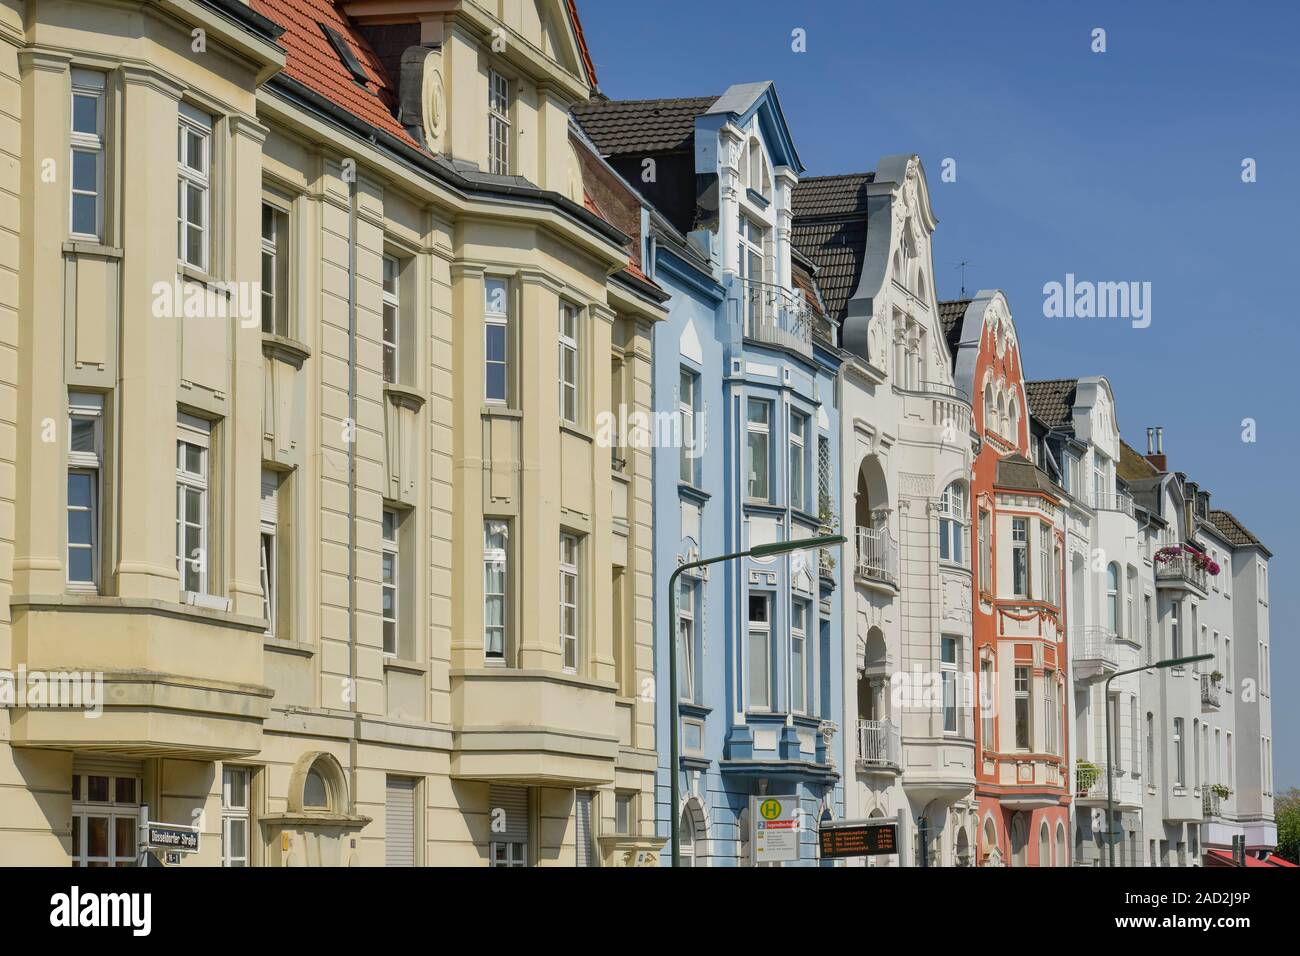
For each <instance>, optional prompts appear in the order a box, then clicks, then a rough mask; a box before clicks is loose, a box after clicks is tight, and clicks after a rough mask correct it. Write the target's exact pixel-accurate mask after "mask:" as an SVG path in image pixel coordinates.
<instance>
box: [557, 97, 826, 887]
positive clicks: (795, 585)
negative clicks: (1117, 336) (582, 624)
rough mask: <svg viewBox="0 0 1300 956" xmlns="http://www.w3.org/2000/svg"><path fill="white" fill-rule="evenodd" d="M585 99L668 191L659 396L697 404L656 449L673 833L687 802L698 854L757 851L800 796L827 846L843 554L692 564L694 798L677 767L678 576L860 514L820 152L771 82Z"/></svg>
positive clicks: (684, 764)
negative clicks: (774, 804)
mask: <svg viewBox="0 0 1300 956" xmlns="http://www.w3.org/2000/svg"><path fill="white" fill-rule="evenodd" d="M576 112H577V117H578V121H579V122H580V123H581V124H582V126H583V128H584V129H585V131H586V132H587V134H588V135H589V136H590V137H591V139H592V140H593V141H594V142H595V143H596V145H597V146H598V147H599V149H600V150H601V152H602V154H603V155H604V156H605V157H606V159H607V160H608V161H609V163H610V164H611V165H612V166H613V167H614V168H615V169H617V170H618V171H619V172H620V173H622V174H623V176H624V177H626V178H627V179H628V180H629V181H630V182H632V183H633V184H634V185H635V186H637V187H638V188H639V189H640V190H641V192H642V194H643V195H644V196H645V198H646V199H647V200H648V201H649V202H650V203H652V204H653V205H654V207H655V209H656V210H657V211H656V213H655V214H654V215H652V217H651V218H652V229H651V236H652V238H651V240H650V242H651V243H652V248H650V249H648V250H646V252H647V254H646V256H645V257H644V259H645V261H646V262H648V263H650V264H651V267H652V269H653V278H654V279H655V280H656V281H657V282H658V283H659V285H660V286H662V287H663V289H664V290H665V291H667V292H669V293H670V294H671V296H672V298H671V300H670V314H669V318H668V321H667V322H664V323H660V324H659V326H657V327H656V329H655V340H654V369H655V373H654V374H655V383H654V405H655V411H656V412H657V413H660V414H662V413H664V412H676V413H678V414H679V415H680V420H681V422H682V428H681V436H682V441H681V442H680V445H681V447H658V448H656V450H655V459H654V461H655V464H654V484H655V552H656V588H655V602H656V603H655V627H656V637H657V640H656V644H655V647H656V661H655V672H656V682H657V687H658V690H659V693H658V694H657V700H656V714H657V726H658V734H657V739H658V751H659V774H658V779H657V793H658V826H659V833H660V835H665V836H666V835H667V834H668V831H669V821H670V819H671V818H672V816H674V815H675V816H676V817H677V818H678V820H679V821H680V826H681V842H682V856H683V862H684V863H688V862H689V863H692V864H694V865H709V866H733V865H748V864H750V863H752V862H754V853H753V843H752V841H751V837H752V834H753V832H754V828H753V824H752V821H751V798H753V797H762V796H774V797H782V798H787V797H788V798H791V800H793V801H794V802H795V803H796V804H797V806H798V808H799V810H800V811H801V812H800V813H799V819H800V821H801V824H802V833H801V835H800V846H799V859H798V861H797V862H799V863H802V864H813V863H815V862H816V861H817V858H818V854H817V843H816V824H817V822H818V821H820V820H822V819H828V818H836V817H839V816H841V815H842V808H843V787H842V782H841V773H842V768H843V766H844V748H843V745H842V740H843V738H842V729H843V727H844V716H843V713H844V701H843V693H842V687H843V681H842V679H841V667H842V660H843V655H842V653H841V647H840V641H841V634H842V628H841V626H840V613H841V612H840V606H841V589H840V585H839V580H840V571H839V569H838V568H836V567H835V566H834V559H833V557H832V556H831V555H828V554H821V553H819V552H817V551H805V552H795V553H794V554H792V555H789V556H782V557H775V558H770V559H767V560H754V559H745V560H743V561H733V562H728V563H725V564H720V565H715V566H713V567H712V568H709V569H707V573H701V574H699V575H691V574H689V573H688V574H686V575H683V576H682V578H681V579H680V582H681V588H680V594H679V599H678V620H677V622H676V625H675V626H676V627H677V633H678V637H679V643H678V647H679V655H680V656H679V662H680V664H679V685H678V687H679V692H680V698H681V700H680V727H681V754H682V757H681V766H680V768H679V769H678V772H679V773H680V774H681V777H680V781H679V782H680V792H681V797H682V799H681V802H680V804H679V805H678V806H677V807H671V808H670V807H669V793H670V778H669V776H668V774H669V766H668V754H669V721H670V719H671V718H670V707H669V701H668V699H667V688H668V656H667V655H668V654H669V653H670V647H669V644H668V627H667V624H668V620H667V619H668V613H669V611H668V593H667V586H668V579H669V576H670V575H671V574H672V572H673V570H675V568H676V567H677V566H678V565H679V564H680V563H682V562H685V561H688V560H692V559H694V558H698V557H708V556H713V555H718V554H723V553H727V552H732V551H740V550H744V549H747V548H750V547H753V546H754V545H758V544H762V543H766V542H771V541H778V540H785V539H787V538H790V537H795V538H799V537H810V536H813V535H816V534H818V533H826V532H827V531H829V530H831V529H832V528H834V525H835V521H836V519H835V518H834V517H833V516H834V515H836V514H838V513H839V495H840V488H839V481H838V477H837V476H838V475H839V473H840V468H839V454H840V449H839V442H838V435H839V420H838V407H837V406H838V400H837V377H838V374H839V365H840V353H839V351H838V349H837V348H836V347H835V346H834V345H833V344H831V343H833V342H834V341H835V338H836V336H835V334H834V329H833V328H832V326H831V325H830V323H829V322H828V320H827V319H826V318H825V315H824V310H823V309H822V307H821V302H820V297H819V296H818V294H817V292H816V287H815V283H814V282H813V280H812V276H811V271H812V266H811V264H810V263H809V262H808V261H807V260H805V259H803V258H802V257H800V256H799V254H798V253H797V252H794V251H793V250H792V246H791V241H790V237H791V221H792V213H791V194H792V192H793V188H794V185H795V184H796V182H797V181H798V176H799V174H800V173H801V172H802V171H803V166H802V164H801V163H800V161H799V157H798V154H797V153H796V151H795V149H794V146H793V143H792V142H791V138H790V133H789V129H788V128H787V126H786V124H785V119H784V117H783V116H782V113H781V106H780V103H779V101H778V99H777V95H776V90H775V88H774V87H773V86H772V84H770V83H758V84H747V85H741V86H734V87H732V88H731V89H729V90H727V92H726V93H724V94H723V95H722V96H721V97H701V98H694V99H676V100H651V101H627V102H615V101H600V100H597V101H593V102H592V103H590V104H588V105H585V106H583V107H581V108H579V109H578V110H577V111H576ZM834 530H838V528H834ZM791 800H785V801H783V802H784V803H785V804H786V806H787V807H788V806H789V805H790V802H791ZM664 859H665V861H667V860H668V859H669V855H668V852H667V850H665V853H664Z"/></svg>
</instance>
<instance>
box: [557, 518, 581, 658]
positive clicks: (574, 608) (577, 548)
mask: <svg viewBox="0 0 1300 956" xmlns="http://www.w3.org/2000/svg"><path fill="white" fill-rule="evenodd" d="M581 549H582V544H581V541H580V539H579V538H578V536H577V535H575V534H569V533H567V532H561V534H560V648H561V654H562V657H563V667H564V670H565V672H567V673H570V674H575V673H577V671H578V661H579V657H580V647H579V639H580V633H579V628H580V626H581V625H580V618H581V615H580V613H579V605H578V602H579V599H580V595H581V594H582V589H581V579H580V577H579V575H580V573H581V566H580V562H581Z"/></svg>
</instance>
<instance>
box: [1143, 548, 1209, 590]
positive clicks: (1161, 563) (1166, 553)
mask: <svg viewBox="0 0 1300 956" xmlns="http://www.w3.org/2000/svg"><path fill="white" fill-rule="evenodd" d="M1155 566H1156V585H1157V586H1161V587H1182V588H1195V589H1196V590H1198V591H1200V592H1202V593H1205V590H1206V578H1207V577H1208V571H1207V570H1206V568H1207V562H1206V559H1205V557H1204V556H1203V555H1200V554H1199V553H1198V552H1195V551H1191V550H1188V549H1187V548H1185V547H1183V546H1181V545H1172V546H1166V547H1163V548H1161V549H1160V550H1159V551H1157V552H1156V557H1155Z"/></svg>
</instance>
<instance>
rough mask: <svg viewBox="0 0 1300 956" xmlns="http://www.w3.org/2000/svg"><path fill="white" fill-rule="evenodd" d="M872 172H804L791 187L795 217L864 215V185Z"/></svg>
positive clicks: (869, 179) (870, 180)
mask: <svg viewBox="0 0 1300 956" xmlns="http://www.w3.org/2000/svg"><path fill="white" fill-rule="evenodd" d="M875 178H876V174H875V173H842V174H840V175H838V176H805V177H804V178H803V179H801V180H799V184H798V185H797V186H795V188H794V197H793V199H792V202H791V205H792V206H793V210H794V216H795V218H796V219H799V218H803V217H806V216H845V215H866V212H867V194H866V189H865V187H866V186H867V184H868V183H871V182H873V181H874V180H875Z"/></svg>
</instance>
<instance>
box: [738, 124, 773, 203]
mask: <svg viewBox="0 0 1300 956" xmlns="http://www.w3.org/2000/svg"><path fill="white" fill-rule="evenodd" d="M744 165H745V166H746V167H747V168H743V169H742V170H741V178H742V179H743V180H744V181H745V184H746V185H747V186H748V187H749V188H750V189H752V190H753V191H754V192H756V193H758V194H759V195H761V196H762V197H763V198H764V199H771V198H772V174H771V172H770V171H769V170H768V166H767V157H766V156H765V155H764V154H763V145H762V144H761V143H760V142H759V141H758V137H757V136H751V137H750V139H749V155H748V157H747V160H746V161H745V163H744Z"/></svg>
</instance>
